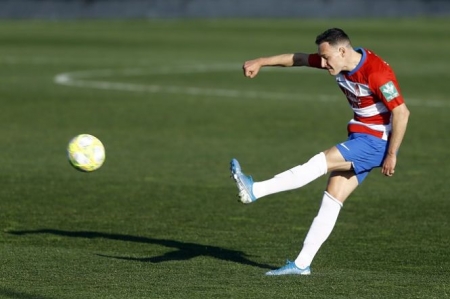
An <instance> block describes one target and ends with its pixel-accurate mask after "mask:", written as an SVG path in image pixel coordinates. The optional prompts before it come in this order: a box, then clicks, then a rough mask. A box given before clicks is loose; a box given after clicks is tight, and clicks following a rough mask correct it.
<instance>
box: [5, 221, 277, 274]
mask: <svg viewBox="0 0 450 299" xmlns="http://www.w3.org/2000/svg"><path fill="white" fill-rule="evenodd" d="M8 233H9V234H13V235H29V234H53V235H58V236H64V237H71V238H87V239H97V238H99V239H109V240H117V241H124V242H136V243H145V244H157V245H161V246H165V247H169V248H175V249H176V250H174V251H170V252H167V253H165V254H163V255H160V256H154V257H146V258H134V257H119V256H107V255H102V254H99V256H102V257H109V258H116V259H122V260H129V261H138V262H151V263H161V262H166V261H185V260H190V259H192V258H195V257H199V256H209V257H212V258H216V259H219V260H223V261H229V262H234V263H239V264H243V265H249V266H253V267H259V268H264V269H273V268H274V267H273V266H270V265H266V264H261V263H257V262H253V261H251V260H249V259H248V255H246V254H245V253H244V252H242V251H237V250H230V249H226V248H222V247H217V246H210V245H203V244H196V243H186V242H181V241H175V240H168V239H156V238H147V237H138V236H130V235H122V234H109V233H101V232H91V231H64V230H57V229H39V230H22V231H9V232H8Z"/></svg>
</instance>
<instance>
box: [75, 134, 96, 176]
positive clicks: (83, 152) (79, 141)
mask: <svg viewBox="0 0 450 299" xmlns="http://www.w3.org/2000/svg"><path fill="white" fill-rule="evenodd" d="M67 157H68V158H69V162H70V164H71V165H72V166H73V167H75V169H77V170H80V171H84V172H91V171H94V170H97V169H99V168H100V167H101V166H102V165H103V162H105V147H104V146H103V143H102V142H101V141H100V140H99V139H98V138H97V137H95V136H92V135H90V134H80V135H77V136H75V137H74V138H72V139H71V140H70V141H69V144H68V145H67Z"/></svg>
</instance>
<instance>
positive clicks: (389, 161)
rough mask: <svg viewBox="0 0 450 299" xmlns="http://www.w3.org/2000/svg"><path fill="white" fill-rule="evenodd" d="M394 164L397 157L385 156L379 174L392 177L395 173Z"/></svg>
mask: <svg viewBox="0 0 450 299" xmlns="http://www.w3.org/2000/svg"><path fill="white" fill-rule="evenodd" d="M395 164H397V156H396V155H393V154H387V156H386V158H384V161H383V166H382V168H381V173H382V174H384V175H385V176H393V175H394V173H395Z"/></svg>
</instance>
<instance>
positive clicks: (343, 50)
mask: <svg viewBox="0 0 450 299" xmlns="http://www.w3.org/2000/svg"><path fill="white" fill-rule="evenodd" d="M345 52H346V49H345V47H344V46H342V47H339V54H340V55H341V57H344V56H345Z"/></svg>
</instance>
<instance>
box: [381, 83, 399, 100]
mask: <svg viewBox="0 0 450 299" xmlns="http://www.w3.org/2000/svg"><path fill="white" fill-rule="evenodd" d="M380 90H381V92H382V93H383V95H384V97H385V98H386V101H388V102H389V101H391V100H393V99H395V98H396V97H398V96H399V95H400V94H399V93H398V91H397V88H395V85H394V83H393V82H392V81H389V82H388V83H386V84H384V85H383V86H381V87H380Z"/></svg>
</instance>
